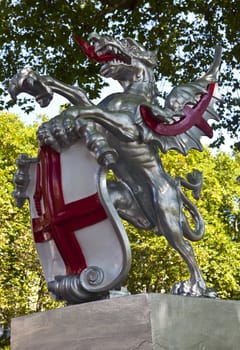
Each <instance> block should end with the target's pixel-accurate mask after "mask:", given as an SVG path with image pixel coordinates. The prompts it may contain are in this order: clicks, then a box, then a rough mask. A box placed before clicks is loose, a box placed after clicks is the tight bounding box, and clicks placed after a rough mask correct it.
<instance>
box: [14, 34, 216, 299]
mask: <svg viewBox="0 0 240 350" xmlns="http://www.w3.org/2000/svg"><path fill="white" fill-rule="evenodd" d="M90 39H91V40H92V41H93V45H92V46H90V45H88V44H87V43H86V42H84V41H82V40H80V39H79V38H76V40H77V41H78V43H79V44H80V45H81V46H82V47H83V49H84V51H85V52H86V54H87V55H88V56H89V58H90V59H95V60H97V61H100V62H103V63H104V65H103V66H102V68H101V70H100V73H101V75H102V76H104V77H111V78H113V79H115V80H118V81H119V83H120V84H121V85H122V87H123V92H122V93H115V94H111V95H109V96H108V97H106V98H105V99H104V100H103V101H101V102H100V103H99V104H98V105H94V104H92V103H91V101H89V100H88V99H87V97H86V95H85V94H84V92H83V90H81V89H78V88H75V87H70V86H68V85H65V84H63V83H60V82H59V81H57V80H54V79H53V78H49V77H42V76H39V75H38V74H37V73H35V72H33V71H32V70H31V69H25V70H22V71H21V72H20V73H19V74H18V75H17V76H16V77H15V78H14V79H13V80H12V83H11V86H10V92H11V94H12V96H13V97H15V96H16V95H17V94H19V93H20V92H23V91H27V92H30V94H32V95H34V96H35V97H36V99H37V101H38V102H39V103H40V105H42V106H45V105H47V104H48V103H49V102H50V101H51V98H52V93H53V92H56V93H58V94H60V95H63V96H65V97H67V98H68V99H69V101H70V102H72V103H74V106H71V107H69V108H68V109H66V110H65V111H64V112H63V113H61V114H60V115H59V116H57V117H55V118H53V119H52V120H50V121H49V122H47V123H44V124H43V125H42V126H40V128H39V130H38V139H39V143H40V145H41V146H46V145H48V146H51V147H52V148H54V149H55V150H56V151H57V152H60V153H61V152H62V150H64V149H66V148H68V147H70V146H71V145H72V144H74V143H75V142H76V140H77V139H78V138H79V137H80V134H81V130H82V129H83V125H84V126H85V129H86V131H87V133H90V134H91V130H93V129H94V130H96V131H97V135H100V136H99V137H100V139H101V140H102V142H103V143H104V148H105V149H107V150H109V151H107V152H105V153H104V154H102V156H101V157H100V158H101V159H100V158H99V157H98V154H99V152H98V151H97V148H96V147H93V146H92V147H91V146H88V147H89V148H90V149H91V152H93V153H95V155H96V158H97V159H98V161H99V163H100V164H101V166H103V167H106V168H111V169H112V170H113V172H114V174H115V175H116V178H117V179H116V180H112V181H109V182H108V184H107V190H108V193H109V196H110V197H111V200H112V203H113V204H114V206H115V208H116V209H117V212H118V214H119V215H120V217H121V218H123V219H125V220H127V221H128V222H130V223H131V224H133V225H134V226H135V227H137V228H140V229H154V230H155V231H156V233H157V234H158V235H163V236H165V237H166V239H167V241H168V242H169V244H170V245H171V246H172V247H173V248H174V249H176V250H177V251H178V252H179V254H180V255H181V256H182V258H183V259H184V261H185V262H186V264H187V265H188V268H189V271H190V279H189V280H188V281H183V282H178V283H176V284H175V285H174V286H173V288H172V293H173V294H182V295H193V296H213V297H214V296H215V294H214V293H212V294H211V292H209V291H208V289H207V287H206V284H205V281H204V279H203V277H202V274H201V272H200V269H199V267H198V265H197V262H196V260H195V257H194V253H193V250H192V247H191V245H190V243H189V241H188V240H192V241H197V240H199V239H201V238H202V236H203V234H204V222H203V219H202V217H201V215H200V213H199V212H198V210H197V208H196V207H195V206H194V205H193V204H192V203H191V202H190V201H189V200H188V199H187V197H186V196H185V195H184V194H183V192H182V190H181V186H185V187H186V188H188V189H191V190H192V191H193V195H194V196H195V198H198V197H199V193H200V190H201V185H202V181H201V173H200V172H198V171H197V170H194V171H193V172H192V174H188V181H186V180H184V179H182V178H176V179H173V178H171V177H170V176H169V175H168V174H167V173H166V172H165V170H164V168H163V166H162V162H161V159H160V156H159V148H160V150H161V151H162V152H167V151H168V150H169V149H176V150H178V151H179V152H181V153H183V154H187V153H188V151H189V150H190V149H192V148H194V149H197V150H199V151H201V150H202V146H201V143H200V137H201V136H202V135H207V136H209V137H211V136H212V130H211V128H210V126H209V125H208V123H207V120H208V119H210V118H212V119H216V120H217V115H216V113H215V111H214V108H213V102H214V101H215V100H216V99H217V98H218V96H216V86H215V83H216V81H217V76H218V71H219V66H220V58H221V49H220V48H219V47H217V49H216V53H215V58H214V62H213V64H212V66H211V67H210V69H209V71H208V72H207V73H206V74H205V75H203V76H202V77H201V78H199V79H198V80H196V81H194V82H191V83H189V84H186V85H182V86H181V85H180V86H179V87H177V88H174V89H173V90H172V92H171V93H170V94H169V96H168V97H167V99H166V101H165V106H164V107H161V106H160V105H159V104H158V102H157V88H156V82H155V77H154V73H153V67H154V66H155V65H156V56H155V54H154V53H153V52H150V51H147V50H145V49H144V48H143V47H142V46H141V45H139V44H138V43H136V42H135V41H134V40H132V39H129V38H128V39H123V40H115V39H114V38H109V37H103V36H99V35H97V34H95V33H93V34H92V35H91V36H90ZM34 86H37V92H36V89H34V88H33V87H34ZM87 133H86V134H87ZM90 144H91V143H88V145H90ZM183 207H185V208H186V209H187V210H188V211H189V213H190V214H191V216H192V218H193V220H194V223H195V226H196V227H195V230H193V229H192V228H190V226H189V224H188V220H187V217H186V216H185V214H184V212H183ZM185 238H187V239H188V240H186V239H185Z"/></svg>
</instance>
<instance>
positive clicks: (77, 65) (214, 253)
mask: <svg viewBox="0 0 240 350" xmlns="http://www.w3.org/2000/svg"><path fill="white" fill-rule="evenodd" d="M238 5H239V4H238V1H237V0H225V1H220V0H219V1H206V0H202V1H196V0H194V1H193V0H188V1H187V0H174V1H169V0H162V1H160V0H155V1H153V0H150V1H148V2H146V1H143V0H135V1H132V0H127V1H126V0H119V1H117V2H115V1H108V0H102V1H97V0H81V1H78V0H65V1H64V0H37V1H35V2H32V1H29V0H11V1H10V0H3V1H1V6H0V47H1V51H0V58H1V60H0V81H1V83H2V85H1V86H0V93H1V97H0V109H2V110H3V112H1V113H0V175H1V176H0V257H1V260H0V272H1V273H0V323H1V328H0V348H2V349H9V345H8V344H9V337H8V335H9V334H8V333H9V325H10V320H11V318H12V317H16V316H19V315H25V314H28V313H30V312H36V311H41V310H45V309H48V308H53V307H57V305H58V304H56V303H54V302H53V301H52V300H51V299H50V297H49V295H48V293H47V291H46V285H45V281H44V278H43V275H42V270H41V267H40V265H39V262H38V258H37V255H36V251H35V248H34V245H33V241H32V235H31V230H30V220H29V214H28V206H27V205H26V204H25V206H24V208H23V209H21V210H19V209H17V208H16V207H15V206H14V203H13V199H12V197H11V193H12V191H13V182H12V177H13V174H14V172H15V170H16V167H15V159H16V158H17V156H18V154H19V153H22V152H24V153H29V154H31V155H33V156H35V155H36V153H37V144H36V137H35V130H36V128H37V125H26V124H24V123H23V122H22V121H21V120H20V119H19V118H18V117H16V116H15V115H12V114H9V113H7V112H6V110H7V108H8V107H10V106H11V105H13V102H12V101H11V100H10V97H9V96H8V94H7V87H8V83H9V80H10V79H11V77H13V75H15V74H16V72H17V71H18V70H19V69H20V68H22V67H24V66H32V67H33V69H34V70H38V71H39V72H40V73H41V74H48V75H52V76H54V77H55V78H57V79H59V80H62V81H64V82H66V83H69V84H73V83H75V84H79V86H81V87H82V88H84V89H85V90H86V91H87V92H88V93H89V96H90V98H95V97H97V96H98V95H99V92H100V90H101V88H102V87H103V86H104V84H106V83H105V82H103V81H102V80H101V78H100V77H99V75H98V71H99V67H98V64H96V63H95V62H88V61H87V60H86V57H85V56H84V54H83V53H82V51H81V50H80V48H79V47H78V46H77V45H76V44H75V43H74V41H73V34H77V35H78V36H81V37H83V38H85V39H86V38H87V36H88V34H90V33H91V32H92V31H96V32H98V33H102V34H107V35H114V36H116V37H122V36H130V37H133V38H135V39H137V40H139V41H140V42H141V43H142V44H144V45H145V46H146V47H147V48H149V49H151V50H155V49H157V50H158V58H159V64H158V66H157V68H156V76H157V79H158V80H159V82H160V83H159V87H160V90H161V92H162V96H163V97H164V96H165V95H166V93H167V88H168V87H167V86H169V84H172V85H178V84H180V83H182V82H187V81H189V80H193V79H195V78H196V77H198V76H199V75H201V73H202V72H204V71H205V70H206V69H207V68H208V66H209V64H210V63H211V61H212V55H213V51H214V46H215V45H216V43H221V45H222V46H223V64H222V69H221V76H220V87H221V92H222V95H223V101H224V102H223V105H222V106H221V107H220V108H219V113H220V116H221V121H220V123H218V127H220V128H221V129H219V130H218V133H219V138H218V140H217V142H215V144H217V145H219V144H220V143H221V142H223V141H224V137H223V134H222V132H223V131H224V130H227V131H228V132H229V133H230V136H231V138H232V139H234V144H235V148H234V152H233V154H232V155H231V156H230V155H228V154H226V153H220V152H216V153H212V152H210V151H209V150H208V149H205V150H204V152H202V153H197V152H190V154H189V155H188V156H187V157H183V156H181V155H178V154H177V153H175V152H169V153H168V154H167V155H164V156H163V155H161V157H162V158H163V162H164V165H165V167H166V171H167V172H169V173H170V174H171V175H172V176H173V177H175V176H177V175H182V176H185V175H186V173H187V172H190V171H191V170H192V169H193V168H197V169H199V170H201V171H203V176H204V179H203V180H204V181H203V182H204V187H203V191H202V196H201V199H200V200H199V201H198V203H197V206H198V208H199V210H200V212H201V213H202V215H203V218H204V220H205V223H206V234H205V236H204V238H203V239H202V240H201V241H200V242H197V243H194V250H195V253H196V256H197V260H198V262H199V264H200V266H201V269H202V271H203V274H204V277H205V278H206V280H207V283H208V285H210V286H214V287H215V288H216V290H217V292H218V293H219V295H220V296H221V297H223V298H229V299H240V250H239V246H240V233H239V232H240V231H239V230H240V204H239V203H240V181H239V178H240V171H239V162H240V153H239V151H240V143H239V139H238V133H239V125H240V123H239V105H240V103H239V102H240V96H239V81H240V79H239V76H240V75H239V66H240V64H239V57H240V44H239V34H240V27H239V6H238ZM19 103H20V104H21V105H22V108H23V110H24V111H25V113H29V112H30V111H31V110H32V108H33V103H31V102H29V101H25V100H22V101H19ZM188 195H189V194H188ZM125 225H126V229H127V231H128V234H129V239H130V241H131V245H132V251H133V263H132V270H131V272H130V274H129V277H128V279H127V282H126V283H127V287H128V288H129V290H130V291H131V292H132V293H139V292H153V291H154V292H169V290H170V287H171V286H172V284H173V283H174V282H176V281H178V280H182V279H184V278H188V272H187V269H186V266H185V265H184V263H183V261H182V259H181V258H180V257H179V256H178V254H177V253H175V251H174V250H173V249H171V248H170V247H169V246H168V245H167V243H166V242H165V240H164V239H163V238H162V237H157V236H156V235H155V234H154V233H153V232H145V231H140V230H137V229H135V228H133V227H131V226H130V225H128V224H127V223H125ZM1 333H2V335H3V336H1Z"/></svg>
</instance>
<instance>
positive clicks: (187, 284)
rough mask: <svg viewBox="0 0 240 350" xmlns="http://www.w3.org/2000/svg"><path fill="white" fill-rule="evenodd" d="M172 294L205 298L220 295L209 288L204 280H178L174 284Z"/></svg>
mask: <svg viewBox="0 0 240 350" xmlns="http://www.w3.org/2000/svg"><path fill="white" fill-rule="evenodd" d="M171 294H174V295H182V296H192V297H205V298H217V296H218V295H217V293H216V292H215V290H214V289H212V288H207V287H206V284H205V282H203V281H202V280H199V281H191V280H186V281H183V282H177V283H175V284H174V285H173V287H172V289H171Z"/></svg>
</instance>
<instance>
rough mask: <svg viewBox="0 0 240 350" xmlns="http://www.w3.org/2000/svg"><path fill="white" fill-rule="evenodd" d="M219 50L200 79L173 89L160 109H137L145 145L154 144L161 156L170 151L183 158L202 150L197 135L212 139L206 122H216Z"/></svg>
mask: <svg viewBox="0 0 240 350" xmlns="http://www.w3.org/2000/svg"><path fill="white" fill-rule="evenodd" d="M221 51H222V49H221V47H220V46H217V47H216V49H215V55H214V60H213V63H212V65H211V66H210V68H209V70H208V71H207V73H205V74H204V75H203V76H202V77H200V78H199V79H197V80H195V81H193V82H190V83H188V84H185V85H180V86H178V87H175V88H173V90H172V91H171V92H170V94H169V95H168V96H167V98H166V100H165V105H164V108H158V107H156V106H154V107H153V106H146V105H141V106H140V108H139V110H140V115H141V123H140V124H141V125H139V126H140V127H141V129H142V132H143V138H144V140H145V141H146V142H152V141H153V142H156V143H157V144H158V146H159V147H160V149H161V151H162V152H164V153H166V152H167V151H168V150H170V149H175V150H177V151H179V152H181V153H183V154H184V155H186V154H187V153H188V151H189V150H190V149H192V148H194V149H196V150H199V151H202V144H201V142H200V138H201V136H208V137H210V138H211V137H212V136H213V131H212V129H211V127H210V125H209V124H208V120H209V119H214V120H216V121H218V120H219V118H218V115H217V114H216V111H215V109H214V104H215V102H216V101H220V99H221V97H220V94H219V92H218V88H217V79H218V73H219V67H220V63H221Z"/></svg>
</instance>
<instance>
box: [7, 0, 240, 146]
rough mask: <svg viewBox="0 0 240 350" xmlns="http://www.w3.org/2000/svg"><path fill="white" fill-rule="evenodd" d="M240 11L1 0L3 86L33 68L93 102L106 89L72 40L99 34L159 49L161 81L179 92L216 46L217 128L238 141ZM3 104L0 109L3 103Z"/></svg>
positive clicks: (233, 2) (199, 5)
mask: <svg viewBox="0 0 240 350" xmlns="http://www.w3.org/2000/svg"><path fill="white" fill-rule="evenodd" d="M238 5H239V4H238V0H229V1H220V0H218V1H210V2H209V1H206V0H203V1H196V0H188V1H186V0H176V1H169V0H162V1H158V0H150V1H147V2H146V1H143V0H138V1H132V0H127V1H126V0H119V1H108V0H81V1H76V0H52V1H45V0H38V1H29V0H17V1H12V0H4V1H1V7H0V25H1V36H0V47H1V60H0V65H1V66H0V81H2V82H3V84H4V86H7V84H8V81H9V79H10V78H11V77H12V76H13V75H15V74H16V72H17V70H19V69H20V68H22V67H23V66H26V65H28V66H29V65H30V66H32V67H33V68H34V69H35V70H38V71H39V72H40V73H44V74H45V73H46V72H47V74H49V75H52V76H54V77H55V78H58V79H60V80H62V81H64V82H66V83H71V84H73V83H74V82H78V83H79V85H80V86H81V87H84V88H85V89H86V90H87V91H88V93H89V94H90V97H91V98H94V97H96V96H97V94H98V92H99V89H100V87H101V86H102V85H103V83H102V82H101V80H100V78H99V76H98V75H97V73H98V70H99V68H98V65H96V64H95V62H87V61H86V57H85V56H84V54H83V53H82V52H81V50H80V48H79V47H78V46H77V45H76V43H74V41H73V35H74V34H77V35H79V36H81V37H83V38H86V37H87V36H88V34H89V33H90V32H92V31H96V32H99V33H105V34H109V35H114V36H116V37H120V36H131V37H135V38H136V39H138V40H139V41H140V42H142V43H143V44H144V45H146V46H147V47H148V48H149V49H157V50H158V58H159V64H158V67H157V70H156V73H157V75H158V77H159V79H160V80H162V79H165V78H166V79H168V80H169V81H170V82H171V83H173V84H174V85H177V84H179V83H180V82H181V81H189V80H192V79H195V78H196V76H199V74H202V72H203V71H204V70H205V69H206V68H207V67H208V66H209V64H210V62H211V60H212V54H213V47H214V46H215V45H216V43H221V44H222V46H223V49H224V51H223V65H222V72H221V85H222V91H223V98H224V101H225V105H224V109H222V108H221V110H220V112H221V113H222V118H221V123H220V124H219V125H221V126H223V127H224V128H225V129H227V130H229V131H230V132H231V133H232V135H235V136H237V134H238V131H239V122H238V120H239V81H240V80H239V68H240V66H239V54H240V44H239V9H240V7H239V6H238ZM26 13H27V14H28V15H27V16H26ZM39 19H43V20H39ZM4 94H6V90H4V91H3V96H4ZM1 104H2V106H4V104H5V102H4V98H3V99H2V100H1ZM23 107H24V105H23ZM27 108H28V107H27ZM221 140H222V139H221V138H220V141H221Z"/></svg>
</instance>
